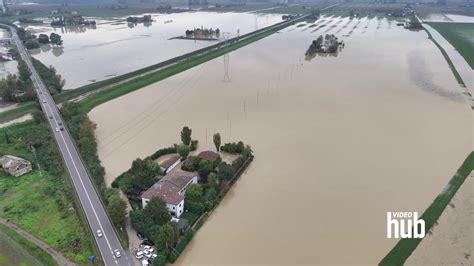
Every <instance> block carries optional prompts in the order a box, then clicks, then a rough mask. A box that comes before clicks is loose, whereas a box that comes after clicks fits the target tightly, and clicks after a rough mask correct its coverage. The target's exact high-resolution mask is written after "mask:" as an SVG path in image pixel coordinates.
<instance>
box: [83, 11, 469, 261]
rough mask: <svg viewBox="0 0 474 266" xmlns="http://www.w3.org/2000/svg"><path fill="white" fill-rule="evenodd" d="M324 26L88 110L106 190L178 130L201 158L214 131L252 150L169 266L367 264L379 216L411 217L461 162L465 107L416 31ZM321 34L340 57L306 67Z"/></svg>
mask: <svg viewBox="0 0 474 266" xmlns="http://www.w3.org/2000/svg"><path fill="white" fill-rule="evenodd" d="M323 19H325V20H326V21H325V22H320V21H319V22H318V21H316V22H314V23H308V24H305V25H303V26H299V27H298V26H292V27H290V28H287V29H284V30H283V31H282V32H280V33H277V34H273V35H271V36H270V37H267V38H265V39H263V40H260V41H258V42H256V43H253V44H251V45H249V46H246V47H244V48H242V49H239V50H237V51H235V52H232V53H231V54H229V55H228V56H224V57H221V58H217V59H215V60H212V61H209V62H207V63H205V64H202V65H200V66H197V67H195V68H193V69H190V70H188V71H186V72H183V73H181V74H179V75H176V76H173V77H171V78H168V79H166V80H164V81H161V82H158V83H155V84H153V85H151V86H148V87H146V88H143V89H141V90H139V91H136V92H133V93H130V94H128V95H125V96H123V97H120V98H118V99H115V100H113V101H110V102H108V103H105V104H103V105H100V106H98V107H96V108H95V109H93V110H92V111H91V112H90V114H89V115H90V117H91V119H92V120H93V121H94V122H96V123H97V130H96V135H97V140H98V144H99V157H100V159H101V160H102V164H103V166H104V167H105V169H106V172H107V174H106V176H107V179H108V180H107V183H109V184H110V182H111V180H112V179H113V178H114V177H116V176H117V175H119V174H120V173H122V172H123V171H125V170H126V169H127V168H128V167H129V166H130V164H131V162H132V160H134V159H135V158H137V157H145V156H147V155H149V154H151V153H152V152H154V151H155V150H157V149H158V148H162V147H167V146H169V145H170V144H171V143H177V142H178V141H179V132H180V130H181V128H182V127H183V126H185V125H187V126H190V127H191V128H192V129H193V138H194V139H198V140H199V149H201V150H202V149H212V148H213V143H212V134H213V133H215V132H220V133H221V136H222V139H223V142H224V143H225V142H230V141H238V140H242V141H244V142H245V143H247V144H250V145H251V146H252V149H253V150H254V152H255V156H256V157H255V160H254V161H253V162H252V164H251V165H250V167H249V168H248V169H247V171H246V172H245V174H244V175H242V177H241V179H239V181H238V182H237V183H236V184H235V185H234V186H233V188H232V189H231V190H230V192H229V193H228V194H227V195H226V198H225V199H224V200H223V202H222V203H221V204H220V205H219V207H218V208H217V209H216V211H214V212H213V214H212V215H211V217H210V219H209V220H208V221H207V222H206V223H205V224H204V226H203V227H202V228H201V230H199V232H198V233H197V234H196V236H195V237H194V239H193V241H192V242H191V243H190V244H189V245H188V247H187V248H186V250H185V252H184V253H183V254H182V255H181V257H180V259H179V260H178V263H179V264H216V265H219V264H264V263H265V264H273V263H277V264H286V265H292V264H297V263H299V264H303V263H306V264H318V263H321V264H328V263H364V264H365V263H371V264H374V263H377V262H379V260H380V259H381V258H382V257H383V256H384V255H385V254H386V253H387V252H388V251H389V250H390V249H391V248H392V247H393V245H394V244H395V243H396V240H393V239H386V213H387V212H388V211H418V212H423V211H424V210H425V208H426V207H427V206H428V205H429V204H430V203H431V201H432V200H433V199H434V198H435V197H436V195H438V193H439V192H440V191H442V189H443V187H444V186H445V185H446V183H447V182H448V180H449V179H450V178H451V177H452V175H453V174H454V172H455V171H456V169H457V168H458V167H459V165H460V164H461V163H462V161H463V160H464V159H465V158H466V156H467V155H468V153H469V152H470V151H471V138H472V132H471V130H472V128H471V121H472V116H471V108H470V105H469V101H468V100H467V99H466V98H465V97H464V96H463V94H462V90H461V89H460V87H459V85H458V84H457V82H456V80H455V78H454V77H453V75H452V73H451V71H450V69H449V66H448V65H447V63H446V61H445V59H444V58H443V56H442V55H441V53H440V52H439V50H438V48H437V47H436V46H435V45H434V44H433V43H432V42H431V41H430V40H429V39H428V38H427V34H426V33H425V32H424V31H420V32H414V31H408V30H405V29H403V28H401V27H397V26H396V25H395V23H394V22H390V21H387V20H385V19H380V20H378V19H375V18H373V19H368V18H362V19H360V20H349V19H348V18H341V17H331V18H323ZM328 21H330V22H328ZM314 24H317V25H316V26H314ZM308 28H309V29H308ZM328 29H329V30H328ZM326 33H329V34H336V35H337V36H338V37H339V38H340V39H342V40H343V41H344V43H345V48H344V49H343V50H342V51H341V52H340V53H339V54H338V55H337V56H316V57H314V58H312V59H309V58H308V59H306V58H305V52H306V50H307V49H308V46H309V45H310V43H311V41H312V40H314V39H316V38H317V36H319V35H320V34H326Z"/></svg>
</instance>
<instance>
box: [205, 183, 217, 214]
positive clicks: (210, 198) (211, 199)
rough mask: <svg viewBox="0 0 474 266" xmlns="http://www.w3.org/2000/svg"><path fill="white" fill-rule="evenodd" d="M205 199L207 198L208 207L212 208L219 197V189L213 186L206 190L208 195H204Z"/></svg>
mask: <svg viewBox="0 0 474 266" xmlns="http://www.w3.org/2000/svg"><path fill="white" fill-rule="evenodd" d="M204 199H205V200H206V205H207V206H208V209H210V208H212V207H213V206H214V203H215V201H216V199H217V191H216V189H215V188H213V187H211V188H209V189H208V190H207V191H206V195H205V196H204Z"/></svg>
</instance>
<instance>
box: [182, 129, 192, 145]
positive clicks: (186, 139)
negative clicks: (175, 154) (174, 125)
mask: <svg viewBox="0 0 474 266" xmlns="http://www.w3.org/2000/svg"><path fill="white" fill-rule="evenodd" d="M191 132H192V130H191V129H190V128H189V127H183V130H181V141H182V142H183V144H184V145H189V144H190V143H191Z"/></svg>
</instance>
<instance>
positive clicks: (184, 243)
mask: <svg viewBox="0 0 474 266" xmlns="http://www.w3.org/2000/svg"><path fill="white" fill-rule="evenodd" d="M193 236H194V230H193V229H192V228H189V229H188V230H186V232H185V233H184V236H183V238H182V239H181V241H179V243H178V245H176V248H175V249H174V250H173V251H172V252H171V253H170V254H169V256H168V259H169V261H170V262H171V263H174V262H175V261H176V259H178V257H179V255H180V254H181V253H182V252H183V251H184V249H185V248H186V246H187V245H188V244H189V242H191V239H193Z"/></svg>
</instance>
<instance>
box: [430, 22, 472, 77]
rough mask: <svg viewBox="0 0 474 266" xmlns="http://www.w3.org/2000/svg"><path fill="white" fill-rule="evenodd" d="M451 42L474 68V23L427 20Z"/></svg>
mask: <svg viewBox="0 0 474 266" xmlns="http://www.w3.org/2000/svg"><path fill="white" fill-rule="evenodd" d="M427 24H428V25H430V26H431V27H433V28H434V29H436V30H437V31H438V32H439V33H440V34H441V35H443V37H444V38H445V39H446V40H448V42H449V43H451V45H452V46H454V48H456V50H458V52H459V53H460V54H461V55H462V57H464V59H465V60H466V62H467V63H468V64H469V66H471V68H472V69H474V23H451V22H449V23H444V22H427Z"/></svg>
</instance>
